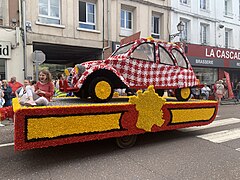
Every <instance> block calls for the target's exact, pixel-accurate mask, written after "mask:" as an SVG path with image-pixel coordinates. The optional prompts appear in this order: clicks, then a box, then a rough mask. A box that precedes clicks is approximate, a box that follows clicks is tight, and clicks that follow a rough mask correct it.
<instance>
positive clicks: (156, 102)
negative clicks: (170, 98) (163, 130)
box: [129, 85, 166, 131]
mask: <svg viewBox="0 0 240 180" xmlns="http://www.w3.org/2000/svg"><path fill="white" fill-rule="evenodd" d="M129 102H130V103H132V104H136V109H137V111H138V112H139V114H138V121H137V127H138V128H139V129H144V130H145V131H151V129H152V127H153V125H154V124H155V125H157V126H160V127H161V126H162V125H163V123H164V119H163V111H162V110H161V109H162V106H163V105H164V103H165V102H166V100H165V99H164V98H162V97H160V96H158V94H157V93H155V90H154V86H153V85H151V86H149V87H148V89H147V90H146V91H144V92H142V91H141V90H139V91H138V92H137V96H132V97H130V99H129Z"/></svg>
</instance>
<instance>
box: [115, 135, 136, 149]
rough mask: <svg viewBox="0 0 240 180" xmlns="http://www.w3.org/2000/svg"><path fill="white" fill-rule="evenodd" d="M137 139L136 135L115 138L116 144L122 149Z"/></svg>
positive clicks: (130, 145)
mask: <svg viewBox="0 0 240 180" xmlns="http://www.w3.org/2000/svg"><path fill="white" fill-rule="evenodd" d="M136 140H137V135H130V136H123V137H118V138H116V143H117V146H118V147H120V148H122V149H124V148H130V147H132V146H133V145H134V144H135V143H136Z"/></svg>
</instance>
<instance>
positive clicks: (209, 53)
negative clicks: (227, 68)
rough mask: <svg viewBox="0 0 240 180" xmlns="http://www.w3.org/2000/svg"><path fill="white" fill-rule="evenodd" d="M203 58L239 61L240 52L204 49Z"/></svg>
mask: <svg viewBox="0 0 240 180" xmlns="http://www.w3.org/2000/svg"><path fill="white" fill-rule="evenodd" d="M205 56H206V57H209V58H220V59H231V60H237V59H238V60H240V51H233V50H224V49H213V48H212V49H208V48H206V49H205Z"/></svg>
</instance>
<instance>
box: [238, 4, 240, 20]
mask: <svg viewBox="0 0 240 180" xmlns="http://www.w3.org/2000/svg"><path fill="white" fill-rule="evenodd" d="M238 19H239V20H240V0H239V2H238Z"/></svg>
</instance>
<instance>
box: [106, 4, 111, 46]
mask: <svg viewBox="0 0 240 180" xmlns="http://www.w3.org/2000/svg"><path fill="white" fill-rule="evenodd" d="M107 28H108V47H110V10H109V0H107Z"/></svg>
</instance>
